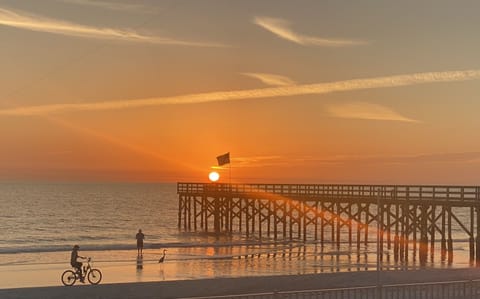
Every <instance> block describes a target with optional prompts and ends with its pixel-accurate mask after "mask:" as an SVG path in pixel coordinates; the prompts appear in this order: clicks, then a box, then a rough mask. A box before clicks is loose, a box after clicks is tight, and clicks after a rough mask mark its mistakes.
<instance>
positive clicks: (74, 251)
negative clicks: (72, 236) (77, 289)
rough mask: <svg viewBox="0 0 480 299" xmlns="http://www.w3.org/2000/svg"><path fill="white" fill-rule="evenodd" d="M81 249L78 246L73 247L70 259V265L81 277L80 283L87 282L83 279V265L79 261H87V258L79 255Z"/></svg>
mask: <svg viewBox="0 0 480 299" xmlns="http://www.w3.org/2000/svg"><path fill="white" fill-rule="evenodd" d="M79 249H80V246H78V245H75V246H73V249H72V255H71V257H70V265H72V267H74V268H76V269H77V273H78V274H79V275H80V282H85V279H84V278H83V274H82V265H83V264H82V263H81V262H79V261H77V259H78V258H81V259H85V257H83V256H80V255H78V250H79Z"/></svg>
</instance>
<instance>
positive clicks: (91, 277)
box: [87, 269, 102, 284]
mask: <svg viewBox="0 0 480 299" xmlns="http://www.w3.org/2000/svg"><path fill="white" fill-rule="evenodd" d="M87 278H88V281H89V282H90V283H91V284H99V283H100V280H102V272H100V270H98V269H92V270H90V272H88V276H87Z"/></svg>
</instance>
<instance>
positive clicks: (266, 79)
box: [243, 73, 295, 86]
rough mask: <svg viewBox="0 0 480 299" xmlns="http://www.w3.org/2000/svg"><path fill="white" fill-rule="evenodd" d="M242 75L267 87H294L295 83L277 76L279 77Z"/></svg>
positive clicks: (256, 74)
mask: <svg viewBox="0 0 480 299" xmlns="http://www.w3.org/2000/svg"><path fill="white" fill-rule="evenodd" d="M243 75H245V76H248V77H252V78H255V79H258V80H260V81H262V82H263V83H265V84H267V85H274V86H285V85H295V82H294V81H292V80H291V79H289V78H287V77H284V76H279V75H273V74H264V73H243Z"/></svg>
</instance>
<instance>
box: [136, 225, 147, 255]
mask: <svg viewBox="0 0 480 299" xmlns="http://www.w3.org/2000/svg"><path fill="white" fill-rule="evenodd" d="M136 238H137V255H139V256H143V240H144V239H145V235H144V234H143V233H142V230H141V229H139V230H138V233H137V235H136Z"/></svg>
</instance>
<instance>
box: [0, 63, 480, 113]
mask: <svg viewBox="0 0 480 299" xmlns="http://www.w3.org/2000/svg"><path fill="white" fill-rule="evenodd" d="M475 79H480V70H465V71H447V72H430V73H416V74H407V75H397V76H388V77H376V78H367V79H352V80H346V81H336V82H330V83H316V84H304V85H289V86H280V87H269V88H259V89H247V90H234V91H217V92H207V93H197V94H186V95H179V96H171V97H157V98H146V99H136V100H118V101H108V102H95V103H77V104H54V105H43V106H26V107H17V108H9V109H8V108H7V109H3V110H0V115H41V114H49V113H59V112H68V111H99V110H113V109H131V108H139V107H151V106H161V105H178V104H200V103H208V102H220V101H235V100H249V99H262V98H279V97H291V96H301V95H314V94H315V95H320V94H329V93H333V92H342V91H343V92H344V91H352V90H365V89H373V88H388V87H399V86H409V85H417V84H425V83H439V82H455V81H466V80H475Z"/></svg>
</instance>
